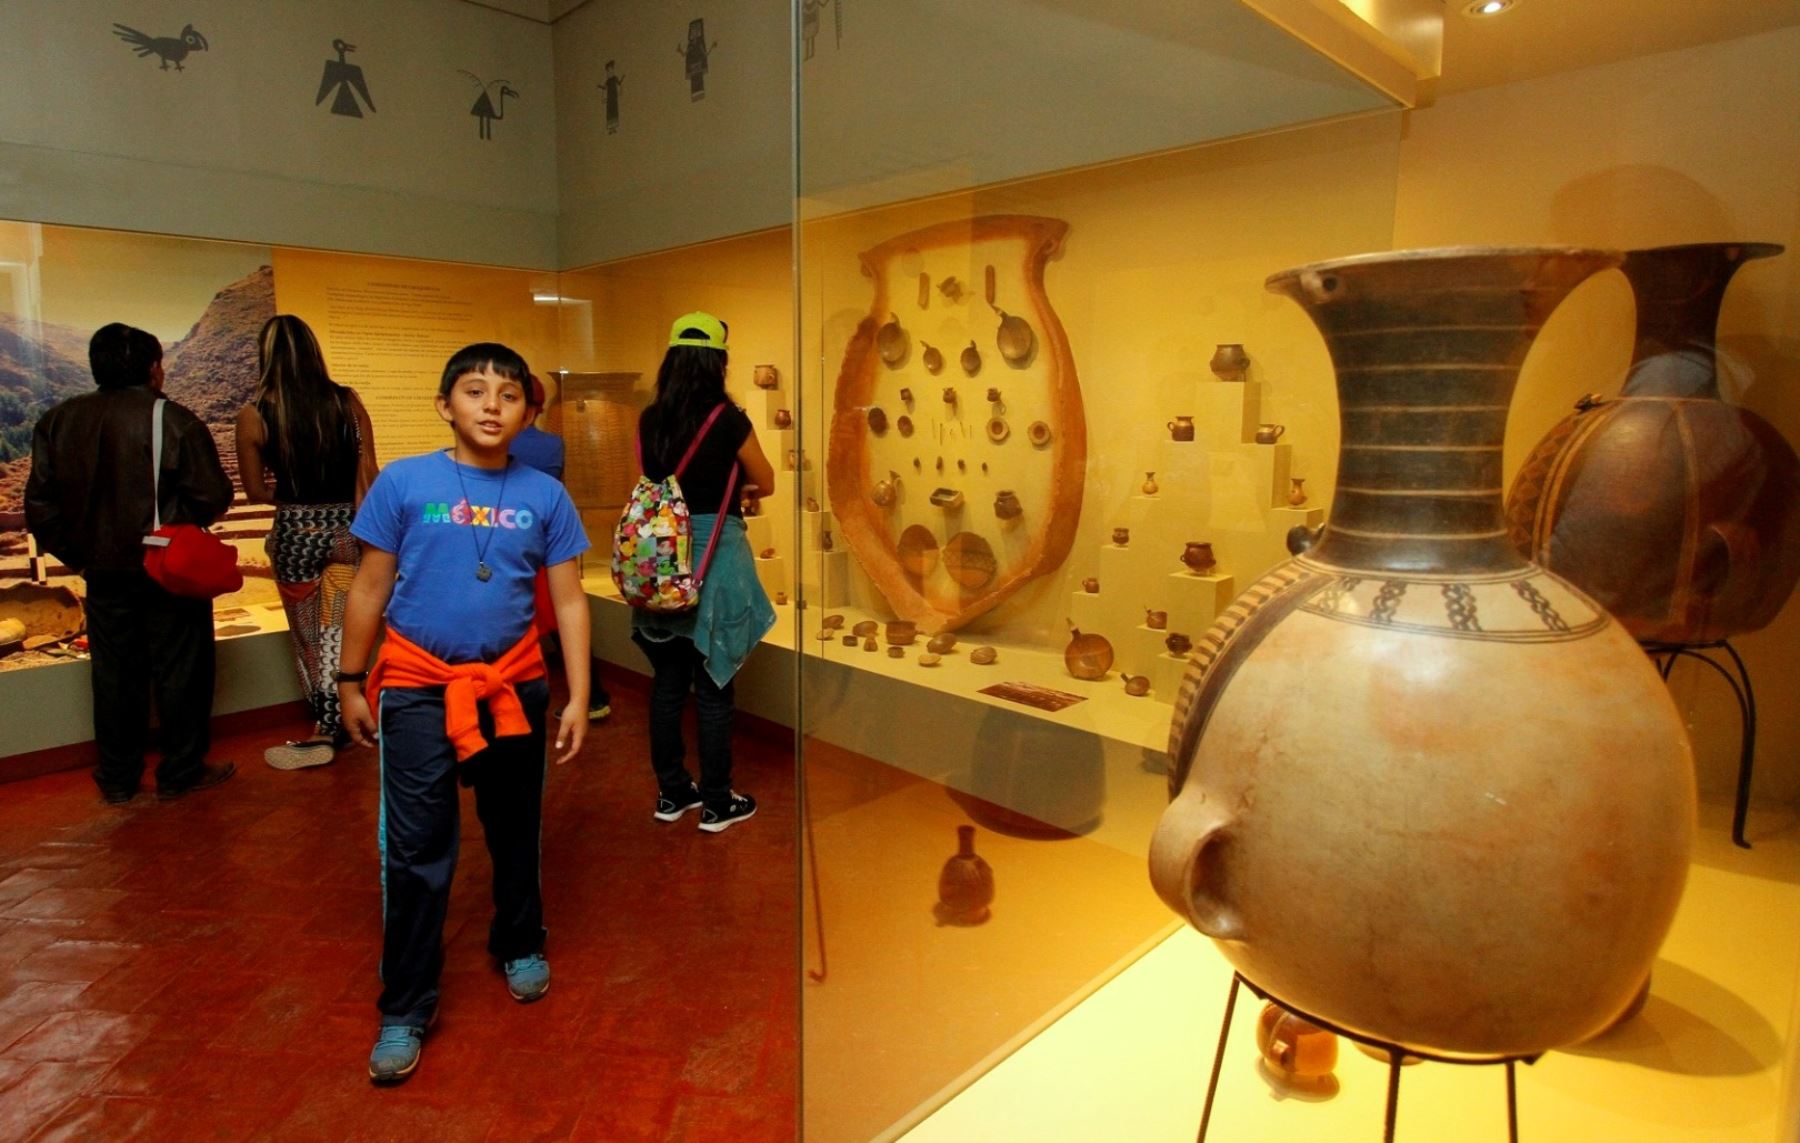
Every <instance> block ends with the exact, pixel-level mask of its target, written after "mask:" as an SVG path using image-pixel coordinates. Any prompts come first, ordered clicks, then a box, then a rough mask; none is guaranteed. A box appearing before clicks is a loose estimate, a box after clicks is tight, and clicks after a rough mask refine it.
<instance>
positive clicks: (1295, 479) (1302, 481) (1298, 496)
mask: <svg viewBox="0 0 1800 1143" xmlns="http://www.w3.org/2000/svg"><path fill="white" fill-rule="evenodd" d="M1287 502H1288V503H1289V504H1291V505H1293V506H1294V507H1295V508H1298V507H1300V506H1301V505H1302V504H1305V503H1306V478H1305V477H1304V476H1290V477H1288V494H1287Z"/></svg>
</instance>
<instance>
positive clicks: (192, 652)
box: [86, 571, 214, 794]
mask: <svg viewBox="0 0 1800 1143" xmlns="http://www.w3.org/2000/svg"><path fill="white" fill-rule="evenodd" d="M86 608H87V634H88V651H89V653H90V655H91V656H92V662H91V664H90V665H91V667H92V669H93V682H94V744H95V745H96V746H97V747H99V751H100V764H99V765H98V766H97V767H96V768H95V770H94V782H95V784H96V785H98V786H99V787H100V789H101V791H102V792H104V793H108V794H130V793H136V792H137V789H138V783H139V782H140V781H142V779H143V776H144V750H145V748H146V747H147V746H148V745H149V743H150V699H151V695H152V694H153V693H154V695H155V697H156V713H157V716H158V721H159V723H160V725H161V733H160V735H159V736H158V737H159V740H160V741H159V745H160V746H161V748H162V761H161V762H160V763H158V764H157V767H156V784H157V787H158V788H159V789H164V790H169V789H180V788H181V787H182V786H186V785H189V784H191V783H192V782H194V781H196V780H197V779H198V778H199V777H200V771H201V767H202V766H203V765H204V763H205V761H206V751H207V749H208V748H209V747H211V745H212V703H213V673H214V649H213V622H212V600H210V599H189V598H187V597H185V596H180V595H171V594H169V593H168V592H166V591H164V590H163V589H162V588H160V587H158V586H157V585H156V582H155V581H154V580H152V579H151V578H150V577H149V576H148V575H146V574H144V573H143V572H142V571H129V572H94V573H92V574H91V575H89V576H88V580H87V603H86Z"/></svg>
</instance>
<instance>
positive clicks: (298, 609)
mask: <svg viewBox="0 0 1800 1143" xmlns="http://www.w3.org/2000/svg"><path fill="white" fill-rule="evenodd" d="M258 346H259V350H260V361H261V367H262V376H261V378H260V380H259V381H258V382H257V385H256V394H255V396H254V398H253V399H252V401H251V403H250V404H248V405H245V406H244V407H243V409H242V410H240V411H239V412H238V418H237V452H238V473H239V476H240V478H241V479H242V480H243V482H244V494H245V495H246V496H247V497H248V498H249V499H250V501H251V502H252V503H255V504H273V505H275V523H274V525H273V527H271V528H270V530H269V538H268V540H267V541H266V547H267V550H268V553H269V563H270V566H271V567H272V568H273V570H274V572H275V585H276V587H277V589H278V590H279V591H280V592H281V603H282V607H283V608H284V609H285V610H286V611H287V620H288V634H289V636H290V637H291V638H292V639H293V643H294V658H295V660H296V662H297V664H298V666H299V669H300V686H301V688H302V689H303V690H304V691H305V692H306V701H307V705H308V706H309V707H310V708H311V709H312V716H313V720H314V723H315V725H314V728H313V737H311V738H308V739H305V740H304V741H300V742H288V743H285V744H283V745H281V746H273V747H270V748H269V749H268V750H266V751H264V752H263V759H264V761H266V762H268V764H269V765H271V766H273V767H275V768H276V769H277V770H301V769H305V768H306V767H308V766H323V765H325V764H326V763H328V762H330V761H331V760H332V758H334V757H335V756H336V754H337V750H338V748H339V747H341V746H344V745H346V744H347V743H348V739H347V738H346V737H345V735H344V732H343V728H342V726H341V725H340V724H339V721H338V699H337V683H336V681H335V680H334V679H333V677H332V676H333V674H334V673H335V672H336V671H337V669H338V653H339V650H340V649H341V647H342V645H343V636H344V596H345V593H346V592H347V591H348V590H349V588H350V581H351V580H352V579H354V578H355V576H356V567H357V564H358V563H359V562H361V555H362V552H361V549H360V548H359V547H358V546H357V543H356V540H355V539H353V538H352V537H351V535H350V522H351V521H352V520H353V519H354V518H355V517H356V506H357V505H358V504H359V503H361V501H362V493H363V492H364V491H365V490H366V489H367V488H368V486H369V484H370V482H371V481H373V480H374V479H375V470H376V465H375V434H374V430H373V429H371V428H370V426H369V414H368V412H367V411H366V410H365V409H364V408H363V405H362V402H361V401H360V400H358V399H357V396H356V394H355V393H354V392H352V391H351V390H350V389H348V388H346V387H345V386H342V385H339V384H337V383H336V382H334V381H332V379H331V375H330V374H329V373H327V372H326V369H325V358H324V355H323V354H321V353H320V352H319V342H318V339H317V338H315V337H314V336H313V331H312V330H311V329H309V328H308V327H307V325H306V323H305V322H303V321H301V320H300V319H299V318H297V317H294V316H293V315H292V314H276V315H275V316H274V317H272V318H270V319H269V320H268V321H267V322H265V323H264V324H263V328H262V334H261V336H260V338H259V339H258ZM265 470H266V474H265ZM269 475H272V476H273V477H274V482H273V483H272V484H271V483H270V482H269V480H268V476H269Z"/></svg>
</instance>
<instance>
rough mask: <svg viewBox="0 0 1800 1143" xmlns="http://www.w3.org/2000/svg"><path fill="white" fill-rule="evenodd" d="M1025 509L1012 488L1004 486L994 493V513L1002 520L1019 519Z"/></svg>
mask: <svg viewBox="0 0 1800 1143" xmlns="http://www.w3.org/2000/svg"><path fill="white" fill-rule="evenodd" d="M1024 511H1025V506H1024V505H1023V504H1020V503H1019V496H1018V494H1017V493H1015V492H1014V491H1013V490H1012V489H1010V488H1002V489H1001V490H1000V491H998V492H996V493H994V515H996V516H998V517H1000V519H1002V520H1017V519H1018V518H1019V516H1020V515H1022V514H1023V513H1024Z"/></svg>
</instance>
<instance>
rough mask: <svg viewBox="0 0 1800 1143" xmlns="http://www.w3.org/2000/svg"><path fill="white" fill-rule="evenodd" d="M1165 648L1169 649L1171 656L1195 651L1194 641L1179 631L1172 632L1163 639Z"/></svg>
mask: <svg viewBox="0 0 1800 1143" xmlns="http://www.w3.org/2000/svg"><path fill="white" fill-rule="evenodd" d="M1163 646H1165V647H1167V648H1168V649H1169V654H1171V655H1185V654H1187V653H1188V652H1189V651H1192V650H1193V649H1194V641H1193V640H1192V639H1189V638H1188V637H1187V636H1186V635H1183V634H1182V633H1181V632H1179V631H1171V632H1169V634H1168V635H1167V636H1166V637H1165V638H1164V639H1163Z"/></svg>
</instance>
